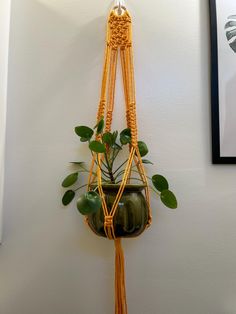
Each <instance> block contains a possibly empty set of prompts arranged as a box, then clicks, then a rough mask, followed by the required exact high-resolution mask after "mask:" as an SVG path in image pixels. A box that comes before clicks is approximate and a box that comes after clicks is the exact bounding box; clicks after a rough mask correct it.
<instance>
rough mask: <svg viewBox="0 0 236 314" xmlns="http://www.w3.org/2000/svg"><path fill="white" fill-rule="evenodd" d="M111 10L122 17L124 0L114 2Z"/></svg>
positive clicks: (124, 8)
mask: <svg viewBox="0 0 236 314" xmlns="http://www.w3.org/2000/svg"><path fill="white" fill-rule="evenodd" d="M113 10H115V11H116V12H117V14H118V15H122V14H123V13H124V11H126V7H125V3H124V0H116V1H115V5H114V7H113Z"/></svg>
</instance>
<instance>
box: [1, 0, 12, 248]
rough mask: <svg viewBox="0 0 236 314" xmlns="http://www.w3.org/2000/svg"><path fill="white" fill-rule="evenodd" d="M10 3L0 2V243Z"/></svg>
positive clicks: (8, 0) (8, 1)
mask: <svg viewBox="0 0 236 314" xmlns="http://www.w3.org/2000/svg"><path fill="white" fill-rule="evenodd" d="M10 3H11V2H10V0H5V1H1V2H0V38H1V40H0V242H1V235H2V203H3V185H4V154H5V133H6V105H7V104H6V102H7V66H8V48H9V26H10Z"/></svg>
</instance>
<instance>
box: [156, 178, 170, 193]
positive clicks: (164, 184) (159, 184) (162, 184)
mask: <svg viewBox="0 0 236 314" xmlns="http://www.w3.org/2000/svg"><path fill="white" fill-rule="evenodd" d="M152 183H153V185H154V186H155V188H156V189H157V190H158V191H160V192H161V191H163V190H168V189H169V184H168V181H167V180H166V178H165V177H163V176H161V175H160V174H156V175H154V176H153V177H152Z"/></svg>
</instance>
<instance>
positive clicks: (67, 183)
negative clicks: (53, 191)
mask: <svg viewBox="0 0 236 314" xmlns="http://www.w3.org/2000/svg"><path fill="white" fill-rule="evenodd" d="M77 179H78V172H75V173H72V174H69V175H68V176H67V177H66V178H65V179H64V180H63V182H62V186H63V187H64V188H68V187H69V186H71V185H73V184H74V183H75V182H76V181H77Z"/></svg>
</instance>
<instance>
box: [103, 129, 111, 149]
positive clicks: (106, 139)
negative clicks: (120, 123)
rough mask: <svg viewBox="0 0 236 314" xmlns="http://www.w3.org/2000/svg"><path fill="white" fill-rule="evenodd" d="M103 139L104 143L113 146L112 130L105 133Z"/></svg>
mask: <svg viewBox="0 0 236 314" xmlns="http://www.w3.org/2000/svg"><path fill="white" fill-rule="evenodd" d="M102 141H103V143H104V144H107V145H109V146H111V145H112V143H113V139H112V134H111V133H110V132H106V133H104V134H103V136H102Z"/></svg>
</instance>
